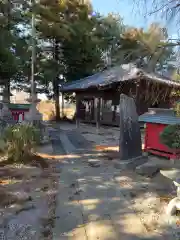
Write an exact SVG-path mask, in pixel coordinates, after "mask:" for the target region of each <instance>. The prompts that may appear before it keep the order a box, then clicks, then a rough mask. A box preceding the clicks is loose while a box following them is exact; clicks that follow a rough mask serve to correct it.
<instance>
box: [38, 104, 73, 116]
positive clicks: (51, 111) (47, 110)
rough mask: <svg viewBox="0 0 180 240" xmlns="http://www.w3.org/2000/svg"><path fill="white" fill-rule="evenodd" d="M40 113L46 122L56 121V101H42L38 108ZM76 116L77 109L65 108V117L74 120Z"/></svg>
mask: <svg viewBox="0 0 180 240" xmlns="http://www.w3.org/2000/svg"><path fill="white" fill-rule="evenodd" d="M37 108H38V110H39V112H40V113H41V114H42V115H43V120H44V121H50V120H54V119H55V104H54V101H52V100H49V101H41V102H40V103H39V104H38V106H37ZM74 114H75V108H74V109H73V108H66V107H64V117H66V118H67V119H70V120H72V119H73V117H74Z"/></svg>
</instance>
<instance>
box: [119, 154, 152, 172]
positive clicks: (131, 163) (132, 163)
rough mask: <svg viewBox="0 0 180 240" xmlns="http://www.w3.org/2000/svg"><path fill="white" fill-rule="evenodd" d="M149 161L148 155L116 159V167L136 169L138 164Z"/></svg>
mask: <svg viewBox="0 0 180 240" xmlns="http://www.w3.org/2000/svg"><path fill="white" fill-rule="evenodd" d="M147 161H148V157H145V156H140V157H137V158H132V159H129V160H116V161H114V167H115V168H118V169H122V170H125V169H127V170H128V169H133V170H134V169H135V168H136V167H137V166H139V165H142V164H144V163H146V162H147Z"/></svg>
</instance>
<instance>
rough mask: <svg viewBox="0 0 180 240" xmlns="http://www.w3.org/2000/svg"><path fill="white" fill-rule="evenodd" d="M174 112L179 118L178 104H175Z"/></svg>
mask: <svg viewBox="0 0 180 240" xmlns="http://www.w3.org/2000/svg"><path fill="white" fill-rule="evenodd" d="M174 111H175V114H176V116H177V117H180V102H176V104H175V106H174Z"/></svg>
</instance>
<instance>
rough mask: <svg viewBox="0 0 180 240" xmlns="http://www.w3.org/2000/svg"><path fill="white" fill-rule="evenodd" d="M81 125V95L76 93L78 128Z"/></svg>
mask: <svg viewBox="0 0 180 240" xmlns="http://www.w3.org/2000/svg"><path fill="white" fill-rule="evenodd" d="M79 125H80V96H79V95H78V94H76V128H79Z"/></svg>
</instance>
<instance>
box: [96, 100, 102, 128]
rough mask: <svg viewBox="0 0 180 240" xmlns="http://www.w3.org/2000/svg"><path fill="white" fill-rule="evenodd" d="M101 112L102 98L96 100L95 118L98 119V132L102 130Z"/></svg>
mask: <svg viewBox="0 0 180 240" xmlns="http://www.w3.org/2000/svg"><path fill="white" fill-rule="evenodd" d="M100 111H101V98H100V97H96V98H95V117H96V130H97V132H98V131H99V128H100Z"/></svg>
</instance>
